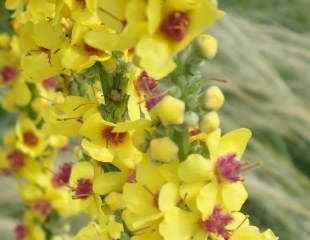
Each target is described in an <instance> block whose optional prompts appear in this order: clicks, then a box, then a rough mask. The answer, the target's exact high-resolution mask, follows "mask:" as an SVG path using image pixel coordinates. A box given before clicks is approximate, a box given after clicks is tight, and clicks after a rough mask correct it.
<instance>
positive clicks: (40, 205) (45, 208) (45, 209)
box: [33, 199, 52, 218]
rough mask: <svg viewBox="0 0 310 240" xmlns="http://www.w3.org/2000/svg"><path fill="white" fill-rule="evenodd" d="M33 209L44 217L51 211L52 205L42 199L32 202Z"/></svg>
mask: <svg viewBox="0 0 310 240" xmlns="http://www.w3.org/2000/svg"><path fill="white" fill-rule="evenodd" d="M33 210H35V211H36V212H38V213H39V214H40V215H41V216H42V217H44V218H45V217H47V216H48V214H49V213H50V212H51V210H52V206H51V204H50V203H49V202H48V201H46V200H43V199H42V200H38V201H37V202H35V203H34V205H33Z"/></svg>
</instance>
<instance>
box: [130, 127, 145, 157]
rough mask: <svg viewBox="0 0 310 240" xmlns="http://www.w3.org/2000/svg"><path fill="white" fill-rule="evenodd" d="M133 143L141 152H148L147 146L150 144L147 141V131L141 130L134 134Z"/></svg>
mask: <svg viewBox="0 0 310 240" xmlns="http://www.w3.org/2000/svg"><path fill="white" fill-rule="evenodd" d="M132 142H133V145H134V146H135V147H136V148H137V149H138V150H139V151H141V152H144V153H145V152H146V150H147V146H148V142H147V139H146V134H145V130H144V129H141V130H136V131H135V132H134V133H133V134H132Z"/></svg>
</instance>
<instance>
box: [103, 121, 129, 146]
mask: <svg viewBox="0 0 310 240" xmlns="http://www.w3.org/2000/svg"><path fill="white" fill-rule="evenodd" d="M113 130H114V128H113V127H112V126H109V127H105V128H104V129H103V130H102V133H101V134H102V137H103V138H104V139H105V140H106V141H107V142H108V144H109V143H111V144H113V145H115V146H117V145H119V144H121V143H123V142H124V141H125V140H126V137H127V136H128V134H127V132H113Z"/></svg>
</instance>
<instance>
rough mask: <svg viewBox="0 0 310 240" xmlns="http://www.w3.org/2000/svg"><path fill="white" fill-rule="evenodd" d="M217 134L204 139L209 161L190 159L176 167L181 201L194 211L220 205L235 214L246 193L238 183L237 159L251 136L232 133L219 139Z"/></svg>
mask: <svg viewBox="0 0 310 240" xmlns="http://www.w3.org/2000/svg"><path fill="white" fill-rule="evenodd" d="M220 134H221V133H220V131H219V130H217V131H215V132H213V133H211V134H209V135H207V146H208V149H209V152H210V159H211V160H209V159H206V158H203V157H202V156H200V155H198V154H193V155H190V156H189V157H188V158H187V159H186V160H185V161H183V162H182V163H180V165H179V170H178V172H179V177H180V179H181V180H182V181H183V182H184V184H183V185H182V186H181V192H182V198H184V199H185V201H186V202H187V203H188V204H189V205H190V206H193V205H194V204H197V207H198V209H199V208H200V207H201V206H204V209H206V207H205V203H208V204H209V206H210V207H209V210H208V211H210V209H211V208H212V207H213V206H214V205H216V204H217V203H220V204H221V205H222V206H223V207H224V209H225V210H227V211H239V210H240V208H241V206H242V205H243V203H244V202H245V200H246V199H247V196H248V194H247V192H246V190H245V189H244V186H243V184H242V182H241V181H240V180H241V179H240V177H239V174H240V171H241V167H242V165H241V164H240V163H239V162H238V161H237V160H238V159H240V158H241V156H242V154H243V151H244V149H245V147H246V144H247V141H248V140H249V138H250V136H251V133H250V131H249V130H247V129H238V130H235V131H232V132H230V133H228V134H226V135H224V136H223V137H221V135H220Z"/></svg>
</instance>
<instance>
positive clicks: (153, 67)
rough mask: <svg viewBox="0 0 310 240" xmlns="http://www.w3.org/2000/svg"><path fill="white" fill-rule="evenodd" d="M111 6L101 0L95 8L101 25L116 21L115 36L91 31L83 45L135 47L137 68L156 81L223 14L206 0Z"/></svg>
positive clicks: (170, 69) (124, 48) (135, 2)
mask: <svg viewBox="0 0 310 240" xmlns="http://www.w3.org/2000/svg"><path fill="white" fill-rule="evenodd" d="M113 7H114V8H113ZM113 7H112V6H111V4H108V3H106V2H105V1H103V2H102V4H101V5H100V8H99V9H101V11H102V14H103V15H104V18H103V21H104V22H105V20H106V21H108V24H109V23H111V21H109V20H111V19H112V22H113V23H112V25H113V26H115V22H118V27H117V28H118V29H117V30H116V31H115V32H116V33H113V32H112V33H110V34H109V33H104V32H100V31H93V32H90V33H89V34H88V35H87V36H86V42H87V43H88V44H89V45H91V46H93V47H96V48H99V49H100V48H101V49H102V50H103V46H107V48H108V50H126V49H130V48H135V57H136V62H137V63H138V65H140V66H141V67H142V68H143V69H144V70H146V71H147V72H148V73H149V74H150V75H151V76H152V77H154V78H156V79H160V78H163V77H164V76H166V75H167V74H168V73H169V72H171V71H172V70H173V69H174V68H175V63H174V62H173V60H172V56H173V55H174V54H175V53H177V52H179V51H180V50H182V49H184V48H185V47H186V45H188V43H189V42H190V41H191V40H192V39H193V38H194V37H196V35H198V34H199V33H200V32H202V31H203V30H204V29H205V28H207V27H209V26H210V25H211V24H212V23H213V22H214V21H216V20H217V19H218V18H220V17H221V16H222V15H223V12H221V11H219V10H218V9H217V7H216V6H215V5H213V4H212V3H211V2H209V1H208V0H195V1H191V2H187V1H182V2H180V3H178V4H176V3H175V1H172V0H167V1H165V2H162V1H158V0H153V1H149V2H148V3H147V4H146V3H145V2H143V1H139V0H131V1H129V2H128V4H127V5H125V6H124V5H121V2H117V3H116V4H115V5H114V6H113ZM206 13H207V15H206ZM145 16H146V18H145ZM206 16H207V17H206ZM107 19H108V20H107ZM124 22H126V25H125V26H124ZM157 59H160V61H156V60H157Z"/></svg>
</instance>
